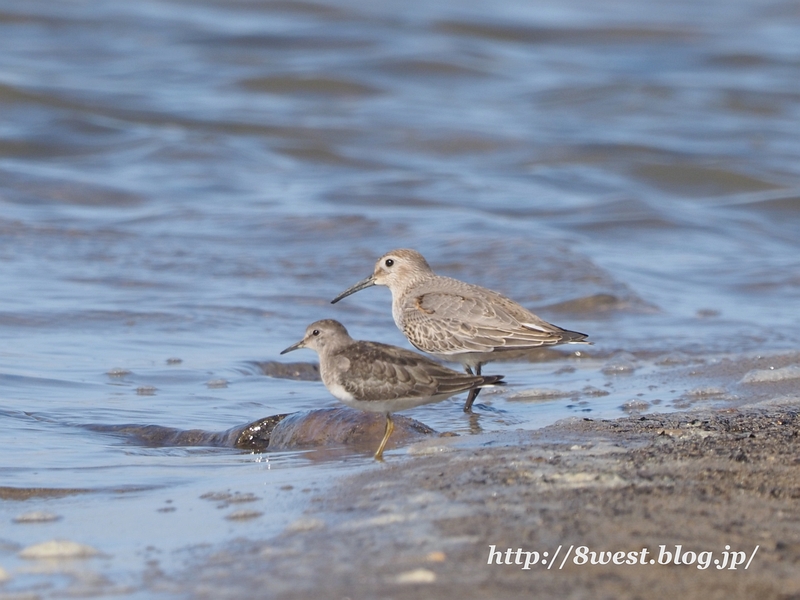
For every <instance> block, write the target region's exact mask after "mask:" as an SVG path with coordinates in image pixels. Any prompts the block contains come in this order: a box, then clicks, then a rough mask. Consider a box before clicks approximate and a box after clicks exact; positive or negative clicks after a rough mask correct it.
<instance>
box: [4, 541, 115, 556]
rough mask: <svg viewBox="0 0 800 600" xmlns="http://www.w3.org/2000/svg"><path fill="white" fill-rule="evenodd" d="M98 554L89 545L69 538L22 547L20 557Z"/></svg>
mask: <svg viewBox="0 0 800 600" xmlns="http://www.w3.org/2000/svg"><path fill="white" fill-rule="evenodd" d="M98 554H100V552H98V551H97V550H96V549H94V548H92V547H91V546H86V545H84V544H79V543H77V542H71V541H69V540H50V541H48V542H42V543H41V544H34V545H33V546H28V547H27V548H24V549H23V550H22V551H21V552H20V553H19V556H20V558H30V559H40V558H89V557H91V556H97V555H98Z"/></svg>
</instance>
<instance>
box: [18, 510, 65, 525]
mask: <svg viewBox="0 0 800 600" xmlns="http://www.w3.org/2000/svg"><path fill="white" fill-rule="evenodd" d="M60 518H61V517H60V516H59V515H56V514H53V513H49V512H45V511H38V510H37V511H32V512H27V513H23V514H21V515H17V516H16V517H14V523H51V522H53V521H58V520H59V519H60Z"/></svg>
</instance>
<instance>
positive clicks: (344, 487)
mask: <svg viewBox="0 0 800 600" xmlns="http://www.w3.org/2000/svg"><path fill="white" fill-rule="evenodd" d="M799 444H800V406H798V404H797V403H794V404H788V405H782V406H765V407H742V408H739V409H733V408H731V409H726V410H719V411H693V412H683V413H670V414H651V415H647V416H643V417H640V416H632V417H629V418H624V419H619V420H613V421H599V420H598V421H595V420H580V419H572V420H568V421H565V422H560V423H557V424H556V425H553V426H551V427H547V428H544V429H541V430H538V431H534V432H528V431H520V432H514V433H510V434H504V435H491V436H489V435H487V436H469V437H465V438H450V439H441V438H440V439H436V440H426V441H425V442H422V443H418V444H416V445H414V446H412V447H411V448H410V449H409V452H410V453H411V454H413V455H414V456H412V457H410V458H408V459H405V460H400V459H398V457H397V456H396V455H395V456H393V457H390V459H389V460H388V461H387V463H386V464H385V465H376V467H375V468H373V469H370V470H368V471H365V472H364V473H361V474H358V475H356V476H354V477H350V478H347V479H344V480H343V481H341V482H340V483H339V484H338V485H337V486H336V487H335V488H334V489H332V490H329V491H328V492H327V493H326V494H325V495H324V496H321V497H318V498H315V499H313V500H312V502H311V507H310V508H309V510H307V511H306V513H305V516H304V517H303V518H302V519H300V520H299V521H297V522H295V523H293V524H291V525H290V526H289V528H288V529H287V530H286V531H285V532H284V533H283V534H282V535H281V536H279V537H278V538H276V539H273V540H270V541H269V543H268V544H266V543H265V542H254V541H251V540H247V541H244V540H243V541H239V542H236V543H235V544H233V545H232V546H231V547H229V548H227V549H226V550H225V551H223V552H218V553H216V554H215V555H214V556H213V557H212V558H210V559H209V561H208V562H207V563H206V564H202V565H199V566H198V568H197V569H196V570H194V585H192V586H190V587H192V588H193V592H192V595H193V597H198V598H206V597H208V598H212V597H215V598H220V597H234V596H241V595H242V594H243V593H248V594H250V593H253V591H255V590H260V591H261V592H267V593H268V596H269V597H276V598H308V597H328V598H344V597H350V598H378V597H381V598H385V597H391V598H416V597H421V596H425V597H436V598H459V599H462V598H497V597H523V596H530V595H532V594H534V593H535V595H536V596H537V597H559V598H584V597H593V598H637V597H642V598H644V597H652V595H653V593H654V591H655V590H657V591H658V593H664V592H669V593H673V594H680V595H682V596H684V597H703V598H706V599H711V598H753V597H759V598H776V599H778V598H780V599H788V598H795V597H797V595H798V594H800V453H799V452H798V445H799ZM491 546H494V549H495V551H496V552H499V555H501V557H500V559H501V560H502V561H503V562H505V561H506V559H509V561H510V562H512V563H514V562H516V561H520V562H521V563H522V564H521V565H518V564H511V565H507V564H502V565H498V564H496V562H497V561H498V560H500V559H498V555H494V561H495V564H492V565H488V564H487V562H488V557H489V553H490V547H491ZM559 546H561V550H560V554H559V557H560V559H559V560H558V561H557V562H558V564H553V566H552V567H551V568H550V569H549V570H548V568H547V565H546V564H542V561H544V562H548V563H549V562H550V561H551V560H552V556H553V553H555V551H556V550H557V549H558V548H559ZM570 546H572V552H571V554H570V555H569V557H568V558H567V560H566V562H565V564H564V566H563V568H562V569H559V566H560V563H561V561H562V560H563V557H564V556H565V555H566V553H567V549H568V548H569V547H570ZM662 546H663V548H662ZM676 546H678V547H679V553H680V555H681V558H682V559H683V560H684V561H690V560H691V561H693V562H694V564H692V565H686V564H681V565H676V564H674V554H675V551H676ZM756 546H758V549H757V550H756V549H755V548H756ZM579 548H581V549H580V550H578V549H579ZM517 549H519V550H520V554H519V555H517ZM509 550H510V553H509ZM590 551H595V552H600V551H604V552H613V553H620V554H618V555H617V559H618V562H620V561H621V560H625V561H628V559H629V557H635V560H636V564H634V565H630V564H613V554H604V555H602V556H601V557H600V558H602V557H605V558H603V560H609V557H610V558H611V560H612V562H610V563H609V564H606V565H598V564H596V565H592V564H590V562H591V555H590V554H588V552H590ZM526 552H531V553H534V552H539V556H538V557H537V556H536V555H534V554H531V555H526V554H525V553H526ZM544 552H547V553H548V554H547V555H546V556H545V555H544ZM666 552H670V554H671V555H672V557H673V558H672V560H670V561H669V562H670V564H664V565H662V564H659V560H660V561H661V562H666V558H667V555H666ZM687 552H688V553H689V554H687ZM704 552H705V553H706V554H701V553H704ZM754 552H755V553H754ZM708 553H711V554H708ZM733 553H736V554H733ZM528 556H530V557H533V558H530V559H529V560H533V559H534V558H538V559H539V562H538V564H533V566H531V568H529V569H528V570H524V569H523V568H522V567H523V566H524V562H525V560H526V558H527V557H528ZM576 557H577V561H578V562H581V561H583V560H584V558H585V559H586V563H587V564H582V565H581V564H575V560H576ZM595 558H598V555H595ZM740 559H741V561H740ZM745 559H749V560H750V563H751V564H750V566H749V568H747V569H745V568H744V564H743V561H744V560H745ZM632 560H633V558H631V561H632ZM650 560H653V561H654V563H653V564H650V562H649V561H650ZM714 560H717V561H719V562H717V563H714V562H713V561H714ZM534 562H535V561H534ZM698 562H700V563H703V564H707V565H708V566H707V568H705V569H700V568H698ZM731 562H742V564H739V565H737V566H736V568H735V569H731V568H730V566H731ZM641 563H644V564H641ZM720 565H722V566H724V567H725V568H718V567H719V566H720ZM158 587H159V586H158V585H156V588H158Z"/></svg>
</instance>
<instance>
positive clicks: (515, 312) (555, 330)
mask: <svg viewBox="0 0 800 600" xmlns="http://www.w3.org/2000/svg"><path fill="white" fill-rule="evenodd" d="M373 285H385V286H387V287H388V288H389V289H390V290H391V292H392V316H393V317H394V322H395V324H396V325H397V327H398V328H399V329H400V331H402V332H403V334H404V335H405V336H406V337H407V338H408V341H409V342H411V343H412V344H413V345H414V347H415V348H417V349H419V350H422V351H423V352H427V353H428V354H431V355H433V356H435V357H436V358H438V359H440V360H444V361H447V362H456V363H461V364H462V365H463V366H464V369H465V370H466V372H467V373H468V374H470V375H472V374H473V369H474V374H476V375H480V374H481V366H483V365H484V364H485V363H487V362H491V361H496V360H513V359H519V358H522V357H524V356H525V355H526V354H527V353H528V352H529V351H530V350H532V349H534V348H540V347H543V346H555V345H556V344H590V343H591V342H587V341H586V337H587V336H586V334H584V333H578V332H577V331H568V330H566V329H562V328H561V327H558V326H556V325H552V324H550V323H548V322H547V321H545V320H543V319H541V318H539V317H537V316H536V315H535V314H533V313H532V312H531V311H529V310H528V309H527V308H524V307H522V306H520V305H519V304H517V303H516V302H514V301H513V300H510V299H508V298H506V297H505V296H502V295H501V294H498V293H497V292H495V291H492V290H490V289H487V288H484V287H480V286H477V285H472V284H470V283H465V282H463V281H459V280H458V279H452V278H450V277H443V276H441V275H436V274H435V273H434V272H433V270H432V269H431V268H430V266H429V265H428V262H427V261H426V260H425V258H423V256H422V255H421V254H420V253H419V252H417V251H416V250H406V249H400V250H392V251H391V252H388V253H387V254H384V255H383V256H381V257H380V259H378V262H377V263H376V264H375V270H374V271H373V273H372V275H370V276H369V277H367V278H366V279H362V280H361V281H359V282H358V283H356V284H355V285H353V286H351V287H349V288H348V289H346V290H345V291H344V292H342V293H341V294H339V295H338V296H336V298H334V299H333V300H332V301H331V303H332V304H335V303H336V302H338V301H339V300H341V299H342V298H344V297H346V296H349V295H350V294H354V293H356V292H358V291H359V290H363V289H364V288H368V287H370V286H373ZM479 391H480V388H475V389H473V390H471V391H470V393H469V396H468V397H467V402H466V403H465V404H464V412H472V403H473V402H474V401H475V398H476V397H477V396H478V392H479Z"/></svg>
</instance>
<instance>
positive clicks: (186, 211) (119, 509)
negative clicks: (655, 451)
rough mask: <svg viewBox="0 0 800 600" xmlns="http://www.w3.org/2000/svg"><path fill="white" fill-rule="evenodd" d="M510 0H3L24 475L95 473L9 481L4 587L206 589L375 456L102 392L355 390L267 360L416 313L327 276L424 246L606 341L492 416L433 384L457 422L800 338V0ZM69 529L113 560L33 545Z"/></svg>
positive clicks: (399, 340)
mask: <svg viewBox="0 0 800 600" xmlns="http://www.w3.org/2000/svg"><path fill="white" fill-rule="evenodd" d="M488 6H489V5H488V4H486V5H484V4H481V3H464V2H447V1H443V2H438V3H430V2H427V3H422V2H419V3H417V2H411V3H408V2H406V3H403V4H402V5H401V4H397V5H395V6H384V5H379V6H375V5H374V4H373V3H366V2H358V1H355V0H353V1H346V2H337V3H324V2H313V3H312V2H296V3H293V2H246V1H242V2H236V3H230V2H221V1H215V0H208V1H206V2H180V1H175V2H163V1H152V2H139V3H118V2H104V1H96V2H78V1H74V2H60V3H51V2H39V1H32V0H24V1H22V0H7V1H6V2H4V3H3V5H2V7H1V8H0V50H2V51H0V281H2V286H3V287H2V290H3V293H2V294H1V295H0V330H1V331H2V336H3V340H4V344H3V347H2V348H0V487H3V488H19V489H28V488H46V489H58V490H82V491H83V493H78V494H71V495H68V496H64V497H50V496H35V497H33V498H30V499H27V500H24V501H22V500H0V567H2V568H4V569H5V570H6V571H7V572H8V573H9V575H10V576H11V579H10V580H9V581H8V582H6V583H0V590H2V591H4V592H17V591H18V592H25V591H31V592H33V593H36V594H38V595H40V596H42V597H50V596H52V595H55V594H59V593H61V592H64V591H65V590H72V592H73V593H74V592H75V590H78V591H79V592H81V593H84V592H86V593H88V592H91V593H93V594H101V595H102V594H113V593H119V594H123V595H124V594H127V595H130V596H136V595H144V596H148V597H149V596H150V595H152V594H154V593H157V592H162V593H164V594H172V593H179V592H180V591H181V590H182V589H183V588H182V586H181V583H180V582H177V583H175V587H174V588H171V587H169V586H168V585H166V584H165V583H164V577H162V576H159V575H158V573H157V571H158V570H161V571H163V572H165V573H169V572H170V570H171V569H173V568H175V567H176V565H178V564H179V563H181V561H184V560H186V559H187V557H189V556H191V555H192V553H193V552H194V550H193V549H195V548H200V547H202V548H206V547H212V548H213V547H214V545H215V544H218V543H220V542H223V541H225V540H228V539H232V538H233V537H237V536H252V537H256V538H259V537H261V538H266V537H269V536H271V535H275V534H277V533H278V532H280V531H281V530H282V529H283V528H284V527H285V526H286V525H287V524H288V523H291V522H292V521H294V520H296V519H297V518H299V516H300V514H301V512H302V510H303V508H304V506H306V505H307V502H308V498H309V497H310V496H312V495H313V493H315V491H316V492H320V490H323V491H324V489H325V485H326V482H330V480H331V479H332V478H333V477H336V476H339V475H341V474H344V473H347V472H351V471H353V470H358V469H364V468H373V465H372V463H371V460H370V458H369V456H367V455H364V454H360V453H354V454H347V453H345V454H337V455H336V458H335V459H333V458H332V459H330V460H317V459H318V458H319V455H318V454H313V453H312V454H309V453H304V452H287V453H279V454H276V453H273V454H264V455H260V454H247V453H241V452H236V451H233V450H221V449H209V448H177V449H176V448H143V447H140V446H136V445H133V444H131V443H130V442H129V441H128V440H126V439H124V438H121V437H119V436H113V435H108V434H103V433H100V432H90V431H87V430H86V429H85V428H84V427H83V426H84V425H88V424H100V425H120V424H126V423H133V424H156V425H161V426H165V427H175V428H181V429H192V428H197V429H205V430H208V431H222V430H225V429H228V428H230V427H233V426H236V425H243V424H245V423H247V422H249V421H252V420H255V419H258V418H261V417H265V416H267V415H271V414H278V413H285V412H292V411H296V410H308V409H313V408H320V407H330V406H335V405H336V402H335V400H333V399H332V398H331V397H330V396H329V395H328V394H327V392H326V391H325V390H324V388H323V387H322V385H321V384H320V383H319V382H313V381H292V380H286V379H279V378H272V377H267V376H265V375H264V374H263V372H262V371H261V369H260V368H259V367H258V366H257V364H256V363H257V362H259V361H269V360H280V357H278V353H279V351H280V350H281V349H283V348H285V347H286V346H288V345H289V344H291V343H293V342H295V341H296V340H297V339H299V338H300V337H301V336H302V334H303V331H304V329H305V326H306V325H307V324H308V323H310V322H311V321H313V320H316V319H319V318H336V319H339V320H341V321H342V322H343V323H345V325H346V326H347V327H348V328H349V329H350V332H351V333H352V334H353V335H354V337H358V338H366V339H375V340H380V341H384V342H388V343H394V344H398V345H403V346H407V342H405V340H404V339H403V337H402V336H401V334H400V333H399V332H398V331H397V330H396V328H395V326H394V324H393V323H392V320H391V315H390V310H389V304H390V300H389V298H390V297H389V292H388V291H387V290H386V289H384V288H378V289H370V290H366V291H363V292H361V293H359V294H357V295H355V296H352V297H350V298H347V299H346V300H344V301H342V302H341V303H339V304H337V305H336V306H331V305H330V304H329V301H330V299H331V298H333V297H334V296H335V295H336V294H338V293H339V292H341V291H342V290H344V289H345V288H346V287H348V286H349V285H351V284H352V283H354V282H355V281H357V280H359V279H361V278H363V277H365V276H366V275H367V274H369V272H370V271H371V269H372V266H373V264H374V261H375V260H376V258H377V257H378V256H380V254H382V253H383V252H385V251H387V250H390V249H392V248H395V247H412V248H416V249H418V250H420V251H421V252H422V253H423V254H424V255H425V256H426V258H427V259H428V261H429V262H430V263H431V265H432V266H433V267H434V269H436V270H437V271H438V272H439V273H441V274H445V275H449V276H453V277H457V278H461V279H464V280H467V281H470V282H474V283H478V284H481V285H485V286H488V287H491V288H494V289H497V290H500V291H502V292H504V293H506V294H507V295H509V296H511V297H513V298H515V299H516V300H518V301H520V302H521V303H523V304H524V305H526V306H528V307H530V308H532V309H534V310H536V312H537V313H539V314H540V315H541V316H542V317H544V318H546V319H548V320H551V321H553V322H555V323H557V324H559V325H561V326H563V327H566V328H569V329H575V330H578V331H584V332H586V333H588V334H589V335H590V339H592V340H593V341H594V343H595V345H594V346H592V347H588V348H587V347H580V351H581V354H580V356H578V355H575V354H574V353H573V348H572V347H569V348H567V349H565V350H563V351H560V352H556V353H551V354H548V355H547V356H546V357H545V358H546V359H547V360H542V361H539V362H534V363H531V364H501V365H490V367H487V372H490V370H491V372H502V373H504V374H506V377H507V379H508V381H509V383H510V385H509V386H508V387H507V388H505V389H503V390H502V391H493V392H492V393H489V391H486V392H484V393H482V394H481V396H480V398H479V400H480V401H481V402H483V404H484V408H482V409H481V410H480V412H479V414H480V417H479V419H478V420H477V423H476V420H475V419H469V418H468V417H467V416H465V415H463V414H462V413H461V412H460V404H461V402H462V399H454V400H452V401H448V402H445V403H443V404H440V405H437V406H428V407H423V408H420V409H417V410H414V411H409V412H408V413H407V414H408V415H409V416H412V417H414V418H416V419H419V420H420V421H423V422H424V423H426V424H428V425H430V426H431V427H434V428H435V429H437V430H440V431H452V432H456V433H459V434H469V433H470V432H474V431H476V430H483V431H503V430H508V429H515V428H520V427H521V428H535V427H540V426H543V425H546V424H548V423H551V422H553V421H555V420H557V419H559V418H563V417H566V416H589V417H613V416H617V415H621V414H625V413H626V412H630V411H631V410H651V409H658V410H671V409H673V408H683V407H686V406H687V405H691V404H692V403H695V402H712V403H719V404H725V403H730V402H735V401H742V400H746V399H743V398H741V397H734V396H737V393H739V392H738V391H737V392H735V393H734V392H733V391H731V390H732V389H733V388H734V387H736V386H735V385H734V384H738V382H739V381H740V379H739V378H740V377H741V374H739V373H737V374H736V376H735V378H728V379H726V378H725V376H724V374H723V375H719V376H714V377H709V378H703V377H698V378H696V379H692V376H691V375H688V374H687V371H692V370H693V369H695V370H696V371H698V372H700V373H701V374H702V372H703V370H704V369H706V368H708V369H710V370H713V368H714V366H715V365H719V364H721V363H723V362H724V361H725V360H728V361H734V362H736V361H749V360H751V359H753V357H755V356H758V355H763V356H772V355H777V354H779V353H786V352H787V351H792V350H795V349H796V348H797V342H796V340H797V338H798V335H799V334H800V319H799V318H798V300H800V235H799V232H800V160H799V159H800V126H799V125H798V123H800V13H798V10H797V7H796V5H795V4H793V3H790V2H781V1H770V2H755V1H745V0H741V1H736V2H722V1H716V0H713V1H710V2H704V3H702V4H701V5H697V3H693V2H679V3H675V2H656V3H647V4H642V3H635V2H628V1H626V0H621V1H619V2H613V3H602V5H598V4H597V3H591V2H582V1H581V0H574V1H569V2H548V3H537V4H536V5H530V4H529V3H526V2H516V1H514V0H506V1H504V2H502V3H496V2H495V3H492V4H491V10H490V9H489V8H488ZM789 356H792V355H789ZM290 358H291V359H292V360H307V361H314V360H315V357H314V356H313V354H312V353H311V352H310V351H309V352H307V353H306V355H305V356H303V354H302V353H296V354H293V355H291V357H290ZM753 360H755V359H753ZM784 362H785V361H784ZM789 362H791V360H790V361H789ZM776 364H777V363H776ZM781 365H783V363H781ZM789 366H791V365H789ZM740 387H741V386H739V387H736V390H739V388H740ZM402 455H403V451H402V450H397V451H392V452H390V453H388V454H387V456H388V458H389V460H402ZM312 458H313V460H312ZM288 486H291V489H289V487H288ZM304 490H305V491H304ZM225 492H227V493H234V492H236V493H238V494H239V496H236V497H237V498H243V497H245V496H244V495H246V494H253V496H255V497H257V500H253V501H250V502H246V503H241V508H247V509H248V510H252V511H255V512H261V513H262V514H261V516H257V517H252V518H249V519H239V520H229V519H226V518H225V517H226V516H230V514H231V513H232V512H233V511H234V510H238V509H239V508H240V506H239V504H236V503H230V502H226V501H220V500H214V498H220V497H221V496H213V495H212V496H207V494H209V493H211V494H221V493H225ZM204 495H206V497H205V498H202V496H204ZM209 498H211V499H209ZM248 498H249V497H248ZM168 501H171V502H169V503H168ZM218 506H221V507H222V508H217V507H218ZM171 507H172V508H175V510H161V509H168V508H171ZM39 510H42V511H49V512H51V513H53V514H56V515H57V516H59V517H61V518H60V520H57V521H55V522H49V523H35V524H19V523H14V522H13V519H14V517H17V516H19V515H20V514H23V513H27V512H30V511H39ZM54 537H58V538H66V539H71V540H75V541H78V542H80V543H84V544H89V545H91V546H93V547H95V548H97V549H98V550H99V551H100V552H102V553H103V557H102V558H97V559H91V561H94V562H90V566H89V567H86V569H88V571H91V572H93V573H94V572H96V573H102V575H103V577H104V578H103V577H101V578H95V579H92V578H90V577H88V578H87V577H85V576H77V575H74V576H72V577H70V576H69V575H67V576H60V575H59V576H57V575H54V574H53V573H63V572H65V570H66V571H69V569H68V568H67V567H64V566H63V565H61V566H54V567H52V569H51V570H48V569H47V568H43V567H41V566H37V564H38V563H35V561H34V564H31V563H30V561H24V560H22V559H20V558H19V557H18V554H17V552H18V551H19V550H20V549H21V548H22V547H25V546H28V545H31V544H34V543H38V542H40V541H45V540H48V539H52V538H54ZM204 545H210V546H204ZM59 569H60V570H59ZM81 569H83V567H80V568H79V569H78V571H79V572H81V573H84V571H82V570H81ZM42 570H43V571H44V573H38V572H37V571H42ZM84 574H85V573H84ZM81 577H83V578H81ZM0 579H2V578H1V577H0ZM154 580H157V581H158V582H159V584H158V585H155V584H153V581H154ZM76 586H77V587H76ZM79 586H85V587H84V588H81V587H79ZM159 586H160V587H159ZM87 590H88V592H87ZM79 595H80V594H79Z"/></svg>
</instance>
